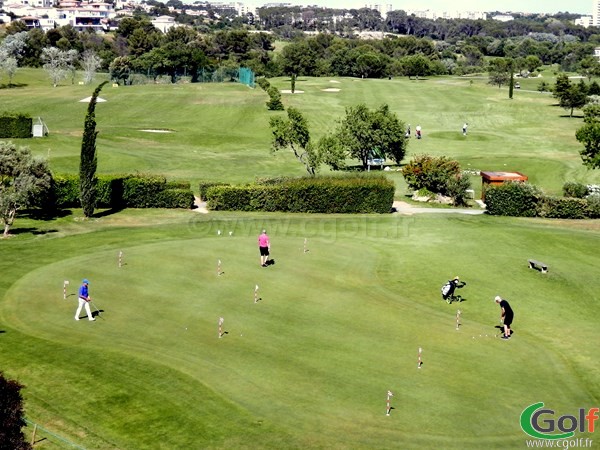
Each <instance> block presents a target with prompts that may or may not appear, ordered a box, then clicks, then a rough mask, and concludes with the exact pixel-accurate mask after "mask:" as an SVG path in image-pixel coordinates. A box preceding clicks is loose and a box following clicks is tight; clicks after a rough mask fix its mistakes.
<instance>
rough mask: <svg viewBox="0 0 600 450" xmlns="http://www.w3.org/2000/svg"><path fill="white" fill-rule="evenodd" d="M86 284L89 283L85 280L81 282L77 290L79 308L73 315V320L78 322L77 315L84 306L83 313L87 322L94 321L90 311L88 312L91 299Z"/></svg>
mask: <svg viewBox="0 0 600 450" xmlns="http://www.w3.org/2000/svg"><path fill="white" fill-rule="evenodd" d="M88 284H90V282H89V281H88V280H87V278H85V279H84V280H83V281H82V282H81V287H80V288H79V307H78V308H77V312H76V313H75V320H79V314H80V313H81V308H83V307H84V306H85V312H86V313H87V316H88V320H96V319H94V316H93V315H92V311H91V310H90V302H91V301H92V297H90V294H89V292H88Z"/></svg>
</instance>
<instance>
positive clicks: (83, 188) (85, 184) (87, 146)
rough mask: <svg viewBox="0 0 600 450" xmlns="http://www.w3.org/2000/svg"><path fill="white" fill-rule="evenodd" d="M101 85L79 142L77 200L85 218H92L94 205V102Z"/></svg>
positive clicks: (100, 87) (86, 117) (93, 99)
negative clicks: (79, 158)
mask: <svg viewBox="0 0 600 450" xmlns="http://www.w3.org/2000/svg"><path fill="white" fill-rule="evenodd" d="M106 83H108V81H105V82H104V83H101V84H100V85H99V86H98V87H97V88H96V90H95V91H94V93H93V94H92V98H91V100H90V103H89V105H88V110H87V114H86V116H85V124H84V130H83V139H82V141H81V160H80V163H79V199H80V201H81V207H82V208H83V215H84V216H85V217H92V215H93V214H94V208H95V206H96V205H95V203H96V182H97V178H96V167H97V165H98V160H97V157H96V136H98V132H97V131H96V100H97V98H98V95H99V94H100V91H101V90H102V88H103V87H104V85H105V84H106Z"/></svg>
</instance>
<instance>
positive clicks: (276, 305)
mask: <svg viewBox="0 0 600 450" xmlns="http://www.w3.org/2000/svg"><path fill="white" fill-rule="evenodd" d="M23 222H24V223H23V227H24V228H23V230H25V229H26V228H34V229H36V231H37V234H32V233H28V232H26V233H22V234H19V235H18V236H17V237H15V238H13V239H10V240H6V241H4V242H2V246H3V258H2V261H0V264H1V266H0V270H2V273H3V277H2V279H1V280H0V289H1V291H0V292H1V293H2V295H3V301H2V302H1V303H0V324H1V325H0V328H1V329H2V331H4V333H2V334H0V351H1V353H2V369H3V370H4V371H5V373H6V375H7V376H10V377H15V378H17V379H19V381H21V382H22V383H23V384H25V385H26V386H27V388H26V389H25V390H24V394H25V399H26V409H27V415H28V417H29V418H30V419H31V420H33V421H35V422H37V423H39V424H41V425H42V426H44V427H45V428H46V429H50V430H52V432H53V433H55V434H57V435H59V436H62V437H63V438H65V439H68V440H69V441H71V442H74V443H76V444H78V445H81V446H83V447H85V448H88V449H107V448H115V449H117V448H118V449H142V448H165V449H171V448H273V449H280V448H473V449H480V448H523V446H524V440H525V437H526V436H525V434H523V432H522V431H521V430H520V427H519V415H520V413H521V411H522V410H523V409H524V408H525V407H526V406H528V405H530V404H532V403H535V402H539V401H543V402H545V403H546V406H547V407H549V408H551V409H555V410H556V411H557V413H558V414H574V413H575V412H576V411H577V410H578V408H580V407H583V408H589V407H592V406H597V404H598V400H599V393H600V382H599V380H600V377H599V375H600V363H599V362H598V359H597V343H598V338H599V332H598V319H597V317H598V315H599V314H600V304H599V301H600V297H599V296H598V292H599V288H600V286H599V284H600V283H599V282H598V277H597V274H598V272H599V271H600V258H599V257H598V254H597V248H599V244H600V232H599V230H598V224H597V222H594V221H586V222H580V223H579V222H578V224H579V226H577V227H575V226H574V225H573V223H566V222H565V223H561V222H548V221H537V220H525V219H513V218H494V217H486V216H477V217H476V216H464V217H463V216H461V217H456V216H454V217H451V216H446V215H419V216H414V217H403V216H398V215H393V216H387V217H382V216H352V217H344V216H318V215H314V216H308V215H307V216H303V215H295V216H285V215H278V214H267V215H260V216H255V215H243V216H239V215H233V214H226V213H219V214H216V213H212V214H209V215H200V214H197V213H193V212H185V211H179V212H178V211H165V212H161V211H125V212H121V213H119V214H117V215H112V216H106V217H103V218H102V219H98V220H94V221H91V222H88V223H82V222H80V221H75V220H73V216H67V217H64V218H61V219H58V220H57V221H55V222H34V221H27V220H24V221H23ZM261 227H266V228H267V230H268V231H269V233H270V235H271V238H272V253H273V257H274V258H275V260H276V264H275V265H274V266H272V267H269V268H266V269H265V268H261V267H259V264H258V251H257V248H256V236H257V234H258V231H259V230H260V228H261ZM57 230H58V231H57ZM217 230H221V231H222V233H221V235H220V236H219V235H218V234H217ZM17 231H18V230H17ZM229 231H231V232H232V235H231V236H229ZM304 238H307V239H308V241H307V244H308V250H309V251H308V252H307V253H304V252H303V245H304ZM119 251H123V253H124V260H123V262H124V263H125V265H124V266H123V267H121V268H119V267H118V264H117V262H118V260H117V255H118V252H119ZM529 257H535V258H537V259H539V260H542V261H544V262H545V263H547V264H548V265H549V267H550V270H549V273H547V274H541V273H539V272H537V271H533V270H529V269H528V268H527V265H526V260H527V258H529ZM219 259H220V260H221V261H222V270H223V272H224V274H223V275H221V276H217V274H216V271H217V261H218V260H219ZM457 274H458V275H460V276H461V278H462V279H464V280H466V281H467V283H468V285H467V287H466V288H465V289H463V290H462V291H461V294H463V295H464V297H465V299H466V301H465V302H463V303H461V304H453V305H447V304H446V303H444V302H442V301H441V299H440V292H439V288H440V286H441V284H442V283H443V282H444V281H445V280H446V279H447V278H448V277H452V276H454V275H457ZM83 277H87V278H89V279H90V280H91V285H90V288H91V294H92V296H93V297H94V302H95V303H96V306H98V308H100V309H101V310H102V311H103V312H102V314H101V317H100V318H98V319H97V320H96V321H95V322H93V323H89V322H87V321H85V320H82V321H80V322H75V321H74V320H73V314H74V312H75V309H76V296H75V295H70V296H69V297H68V299H67V300H64V299H63V298H62V297H63V292H62V283H63V280H70V282H71V285H70V287H69V293H70V294H74V293H75V291H76V288H77V287H78V283H79V282H80V281H81V279H82V278H83ZM255 285H258V286H259V295H260V298H261V300H260V301H258V303H254V287H255ZM497 294H500V295H502V296H504V297H506V298H507V299H509V301H510V302H511V305H512V306H513V308H514V310H515V323H514V329H515V335H514V337H513V338H512V339H511V340H510V341H509V342H504V341H502V340H500V339H497V338H494V337H493V336H494V335H495V334H496V332H497V330H496V329H495V325H497V324H498V317H499V308H498V306H497V305H495V304H494V303H493V301H492V299H493V297H494V296H495V295H497ZM458 308H460V310H461V311H462V320H461V322H462V325H461V327H460V329H459V330H458V331H456V329H455V325H456V322H455V315H456V310H457V309H458ZM219 317H223V318H224V320H225V322H224V328H223V329H224V331H226V333H227V334H225V335H224V336H223V338H222V339H219V338H218V336H217V334H218V327H217V322H218V319H219ZM480 335H481V336H480ZM486 335H487V336H486ZM419 347H422V348H423V363H424V364H423V367H422V369H417V349H418V348H419ZM388 389H390V390H392V391H393V392H394V397H393V398H392V407H393V408H394V409H393V410H392V413H391V415H390V417H386V415H385V397H386V392H387V390H388ZM42 435H43V434H42ZM584 436H588V437H593V436H590V435H584ZM45 442H46V443H45V444H44V447H45V448H65V447H64V444H61V443H60V442H59V441H57V440H56V438H53V437H52V436H48V437H47V441H45Z"/></svg>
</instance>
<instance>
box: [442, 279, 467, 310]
mask: <svg viewBox="0 0 600 450" xmlns="http://www.w3.org/2000/svg"><path fill="white" fill-rule="evenodd" d="M466 285H467V283H466V282H465V281H460V279H459V278H458V275H457V276H455V277H454V279H453V280H448V282H447V283H446V284H444V285H443V286H442V299H443V300H446V303H448V304H450V303H452V301H453V300H455V301H458V302H462V297H461V296H460V295H454V291H455V290H456V289H461V288H463V287H465V286H466Z"/></svg>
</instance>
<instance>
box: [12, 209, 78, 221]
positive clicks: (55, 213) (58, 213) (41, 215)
mask: <svg viewBox="0 0 600 450" xmlns="http://www.w3.org/2000/svg"><path fill="white" fill-rule="evenodd" d="M72 214H73V213H72V212H71V210H69V209H55V210H42V209H26V210H23V212H22V213H20V214H19V215H20V216H21V217H27V218H28V219H31V220H44V221H50V220H55V219H60V218H62V217H67V216H70V215H72Z"/></svg>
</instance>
